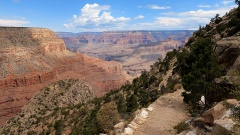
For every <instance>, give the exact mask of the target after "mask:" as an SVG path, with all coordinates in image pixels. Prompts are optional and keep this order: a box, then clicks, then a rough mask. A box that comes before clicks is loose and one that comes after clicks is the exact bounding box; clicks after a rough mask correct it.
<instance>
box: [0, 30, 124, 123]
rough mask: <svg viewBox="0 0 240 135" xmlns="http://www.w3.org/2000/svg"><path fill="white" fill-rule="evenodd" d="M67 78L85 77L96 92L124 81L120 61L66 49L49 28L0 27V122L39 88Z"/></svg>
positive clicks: (108, 88)
mask: <svg viewBox="0 0 240 135" xmlns="http://www.w3.org/2000/svg"><path fill="white" fill-rule="evenodd" d="M67 78H79V79H82V80H84V81H86V82H87V83H88V84H90V85H91V86H92V87H93V89H94V91H95V94H96V95H98V96H101V95H102V94H104V93H105V92H107V91H109V90H111V89H114V88H117V87H119V86H120V85H122V84H123V83H124V82H125V81H126V76H125V72H124V71H123V69H122V66H121V64H119V63H117V62H106V61H103V60H101V59H96V58H92V57H88V56H86V55H82V54H79V53H72V52H70V51H67V50H66V47H65V44H64V42H63V40H62V39H59V38H57V37H56V35H55V33H54V32H53V31H51V30H49V29H45V28H24V27H0V126H1V125H3V124H4V123H5V121H6V120H7V119H9V118H11V117H13V116H14V115H15V114H16V113H17V112H18V111H19V110H20V109H21V107H22V106H24V105H25V104H27V102H28V100H29V99H30V98H31V97H32V96H33V95H35V94H36V93H37V92H38V91H39V90H40V89H41V88H43V87H44V86H46V85H48V84H50V83H51V82H54V81H57V80H61V79H67Z"/></svg>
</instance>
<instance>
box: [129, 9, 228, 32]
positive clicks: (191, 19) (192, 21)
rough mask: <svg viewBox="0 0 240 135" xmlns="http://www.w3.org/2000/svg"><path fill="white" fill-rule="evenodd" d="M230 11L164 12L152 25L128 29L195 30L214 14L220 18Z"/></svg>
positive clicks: (207, 21) (134, 26) (147, 24)
mask: <svg viewBox="0 0 240 135" xmlns="http://www.w3.org/2000/svg"><path fill="white" fill-rule="evenodd" d="M230 9H232V8H231V7H222V8H217V9H209V10H195V11H187V12H180V13H177V12H166V13H161V16H159V17H156V18H155V21H154V22H152V23H139V24H136V25H132V26H131V28H130V29H139V28H144V29H152V30H154V29H155V30H156V29H161V30H170V29H182V30H194V29H195V30H196V29H198V28H199V25H201V26H205V25H206V24H208V23H209V22H210V19H211V18H213V17H215V16H216V14H220V15H221V16H223V15H225V13H226V12H229V10H230Z"/></svg>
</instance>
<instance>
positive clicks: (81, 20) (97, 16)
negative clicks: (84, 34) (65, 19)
mask: <svg viewBox="0 0 240 135" xmlns="http://www.w3.org/2000/svg"><path fill="white" fill-rule="evenodd" d="M109 9H110V6H109V5H103V6H100V5H98V4H96V3H94V4H86V5H85V6H84V7H83V8H82V9H81V13H80V15H79V16H77V15H73V19H72V21H71V22H70V23H69V24H63V25H64V26H65V27H66V28H87V29H95V28H99V29H104V28H109V27H121V26H122V25H124V23H125V22H127V21H129V20H130V18H125V17H123V16H122V17H116V18H115V17H113V16H112V15H111V12H106V10H109Z"/></svg>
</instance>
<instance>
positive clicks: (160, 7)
mask: <svg viewBox="0 0 240 135" xmlns="http://www.w3.org/2000/svg"><path fill="white" fill-rule="evenodd" d="M147 7H148V8H151V9H170V8H171V7H169V6H158V5H148V6H147Z"/></svg>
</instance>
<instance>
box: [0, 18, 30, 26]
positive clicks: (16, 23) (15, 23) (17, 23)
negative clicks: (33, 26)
mask: <svg viewBox="0 0 240 135" xmlns="http://www.w3.org/2000/svg"><path fill="white" fill-rule="evenodd" d="M28 23H30V22H28V21H23V20H4V19H0V26H22V25H24V24H28Z"/></svg>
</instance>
